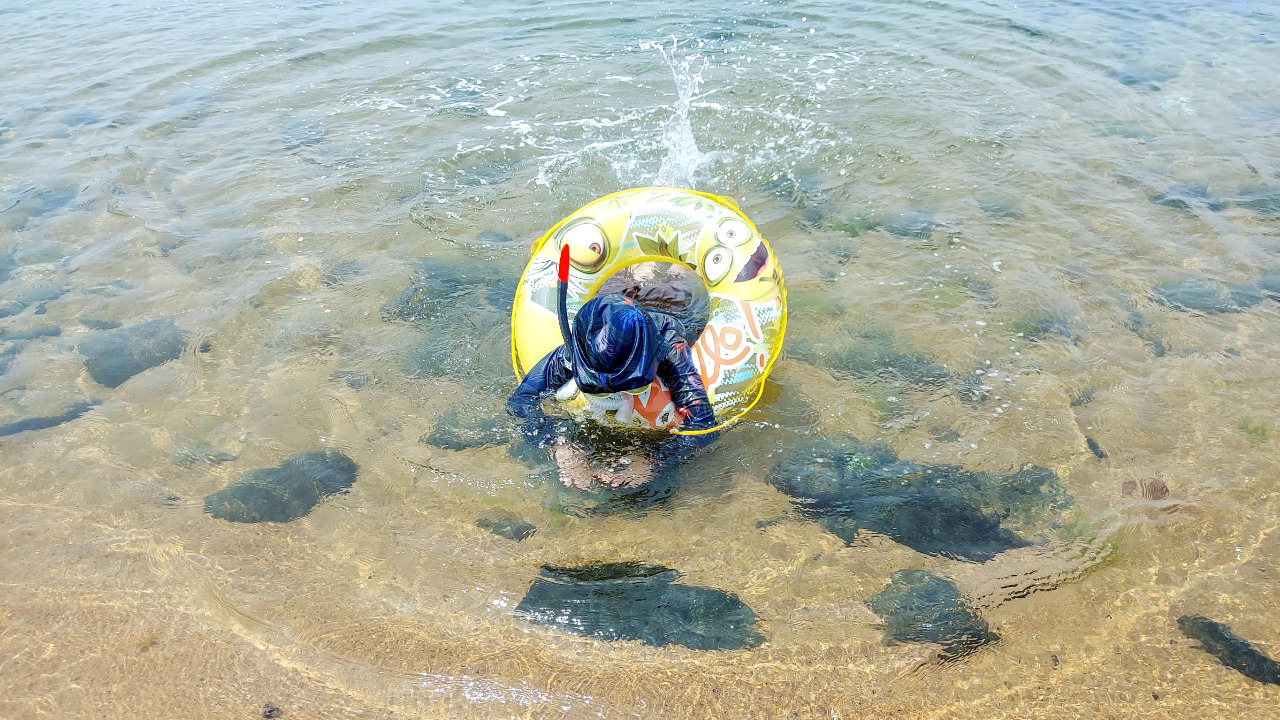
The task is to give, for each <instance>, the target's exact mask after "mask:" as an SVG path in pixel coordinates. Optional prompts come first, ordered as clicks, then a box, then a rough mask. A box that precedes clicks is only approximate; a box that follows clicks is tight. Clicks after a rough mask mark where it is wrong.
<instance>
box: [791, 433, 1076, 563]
mask: <svg viewBox="0 0 1280 720" xmlns="http://www.w3.org/2000/svg"><path fill="white" fill-rule="evenodd" d="M766 480H767V481H768V483H769V484H770V485H773V486H774V487H776V488H777V489H779V490H781V491H782V492H784V493H786V494H787V495H789V496H791V499H792V503H793V504H794V505H795V507H796V509H797V510H798V511H799V513H800V514H801V515H803V516H805V517H807V518H810V519H812V520H815V521H817V522H818V523H819V524H821V525H822V526H823V527H824V528H826V529H827V530H828V531H829V532H831V533H832V534H834V535H835V536H837V537H839V538H840V539H841V540H844V541H845V542H846V543H849V544H852V543H853V541H854V538H855V537H856V536H857V534H858V531H859V530H870V531H873V532H877V533H881V534H883V535H887V536H888V537H890V538H891V539H893V540H894V541H896V542H899V543H902V544H903V545H906V546H908V547H910V548H912V549H914V550H916V551H918V552H922V553H925V554H928V555H942V556H946V557H951V558H955V559H958V560H968V561H985V560H989V559H991V558H992V557H995V556H996V555H997V554H999V553H1001V552H1004V551H1005V550H1010V549H1013V548H1018V547H1026V546H1028V545H1030V544H1031V543H1030V542H1029V541H1028V540H1026V539H1025V538H1023V537H1022V536H1021V535H1019V534H1017V533H1016V532H1014V531H1013V530H1010V529H1008V528H1006V527H1004V523H1005V522H1006V521H1009V520H1026V519H1030V518H1031V517H1033V516H1035V515H1037V514H1041V513H1045V512H1054V511H1056V510H1058V509H1061V508H1065V507H1067V506H1069V505H1070V504H1071V498H1070V496H1068V495H1067V493H1066V490H1065V488H1063V486H1062V483H1061V482H1060V481H1059V480H1058V477H1057V475H1055V474H1054V473H1053V471H1051V470H1048V469H1045V468H1042V467H1037V466H1034V465H1025V466H1023V467H1022V469H1020V470H1019V471H1018V472H1016V473H1013V474H1012V475H993V474H990V473H982V472H967V471H965V470H963V469H961V468H959V467H957V466H954V465H924V464H921V463H916V462H912V461H909V460H899V459H898V456H897V454H896V453H894V451H893V450H892V448H889V447H888V446H886V445H867V444H864V443H862V442H860V441H858V440H857V439H856V438H852V437H838V438H834V439H826V438H817V439H814V440H812V441H811V442H809V443H808V444H804V445H799V446H796V447H794V448H793V449H792V450H791V452H790V453H789V454H788V455H787V456H785V457H783V458H782V459H781V460H779V461H778V463H777V464H775V465H774V466H773V468H772V469H771V470H770V471H769V473H768V474H767V476H766Z"/></svg>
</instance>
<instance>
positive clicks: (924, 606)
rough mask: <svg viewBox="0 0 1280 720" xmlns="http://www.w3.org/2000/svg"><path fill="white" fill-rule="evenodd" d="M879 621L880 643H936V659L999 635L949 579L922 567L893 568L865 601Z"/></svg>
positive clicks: (948, 657)
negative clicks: (881, 628) (883, 584)
mask: <svg viewBox="0 0 1280 720" xmlns="http://www.w3.org/2000/svg"><path fill="white" fill-rule="evenodd" d="M867 607H868V608H870V609H871V612H873V613H875V614H877V615H879V616H880V618H881V619H882V620H883V621H884V644H885V645H896V644H897V643H900V642H929V643H938V644H939V645H941V646H942V650H941V651H939V653H938V658H939V659H940V660H954V659H956V658H960V657H964V656H965V655H968V654H970V653H973V652H975V651H977V650H978V649H979V648H981V647H982V646H983V645H986V644H988V643H992V642H995V641H996V640H999V639H1000V636H999V635H996V634H995V633H993V632H991V630H990V629H989V628H988V627H987V622H986V621H985V620H983V619H982V618H981V617H979V616H978V614H977V613H976V612H974V610H973V608H971V607H969V605H968V604H967V603H965V601H964V599H963V598H961V597H960V593H959V591H957V590H956V586H955V585H954V584H952V583H951V582H950V581H948V580H945V579H943V578H940V577H938V576H937V575H934V574H933V573H930V572H926V571H924V570H899V571H897V572H895V573H894V574H893V575H892V576H891V577H890V583H889V587H887V588H885V589H884V590H882V591H880V592H879V593H878V594H876V595H875V596H874V597H872V598H871V599H870V600H868V601H867Z"/></svg>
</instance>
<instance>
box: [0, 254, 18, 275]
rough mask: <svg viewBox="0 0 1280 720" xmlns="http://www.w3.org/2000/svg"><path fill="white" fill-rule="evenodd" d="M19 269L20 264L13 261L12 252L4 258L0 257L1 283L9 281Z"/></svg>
mask: <svg viewBox="0 0 1280 720" xmlns="http://www.w3.org/2000/svg"><path fill="white" fill-rule="evenodd" d="M17 269H18V264H17V263H16V262H14V261H13V253H12V252H10V253H9V254H8V255H5V256H4V257H0V283H2V282H4V281H6V280H8V279H9V276H10V275H13V271H14V270H17Z"/></svg>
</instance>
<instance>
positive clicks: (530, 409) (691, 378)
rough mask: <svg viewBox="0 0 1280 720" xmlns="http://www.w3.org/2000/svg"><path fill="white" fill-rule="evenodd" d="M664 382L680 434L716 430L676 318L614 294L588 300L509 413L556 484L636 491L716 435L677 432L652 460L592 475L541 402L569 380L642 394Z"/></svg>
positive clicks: (598, 390)
mask: <svg viewBox="0 0 1280 720" xmlns="http://www.w3.org/2000/svg"><path fill="white" fill-rule="evenodd" d="M655 377H658V378H661V379H662V381H663V383H664V384H666V386H667V389H668V390H669V391H670V393H671V399H672V400H673V401H674V403H675V406H676V413H677V414H678V415H679V416H680V418H681V421H682V422H681V429H682V430H707V429H710V428H713V427H715V426H716V418H715V412H714V410H713V409H712V407H711V403H710V401H709V400H708V399H707V390H706V388H705V387H704V386H703V384H702V378H701V377H700V376H699V375H698V370H697V368H696V367H694V364H693V360H692V358H691V357H690V356H689V342H688V340H687V339H686V337H685V328H684V326H683V325H682V324H681V323H680V321H679V320H676V319H675V318H674V317H672V316H670V315H667V314H666V313H663V312H658V311H656V310H653V309H649V308H645V307H642V306H640V305H638V304H637V303H636V302H635V301H634V300H632V299H631V298H629V297H626V296H624V295H621V294H617V293H610V294H605V295H598V296H596V297H594V298H592V299H591V300H589V301H588V302H587V303H586V304H585V305H583V306H582V309H581V310H579V311H578V314H577V316H575V317H574V319H573V336H572V340H571V342H570V344H569V345H561V346H560V347H558V348H556V349H555V350H553V351H552V352H551V353H549V354H548V355H547V356H546V357H544V358H542V360H540V361H539V362H538V364H537V365H534V366H533V369H531V370H530V371H529V374H528V375H526V376H525V378H524V381H523V382H521V383H520V386H519V387H518V388H516V390H515V392H514V393H512V395H511V397H510V398H509V399H508V400H507V412H509V413H511V414H512V415H513V416H515V417H516V418H518V419H519V420H521V421H523V423H524V425H523V428H522V433H523V434H524V436H525V437H526V438H527V439H528V440H529V441H530V442H531V443H533V444H535V445H537V446H539V447H550V448H552V452H553V454H554V455H555V459H556V465H557V467H558V468H559V470H560V478H561V481H562V482H564V484H565V485H569V486H571V487H579V488H582V489H584V490H585V489H587V488H589V487H590V486H591V483H592V481H593V480H599V481H600V482H602V483H603V484H605V485H608V486H611V487H635V486H638V485H642V484H644V483H645V482H648V481H649V480H650V479H652V478H653V471H654V470H656V469H660V468H663V467H670V466H673V465H676V464H679V463H681V462H684V461H686V460H688V459H690V458H691V457H693V455H694V454H696V453H697V451H698V450H700V449H701V448H703V447H706V446H707V445H709V444H711V443H712V442H713V441H714V440H715V439H716V438H717V437H718V436H719V433H718V432H716V433H706V434H703V435H679V436H675V437H673V438H671V439H670V440H668V441H666V442H665V443H664V444H663V446H662V447H661V448H659V449H658V451H657V452H656V453H653V454H652V456H651V457H650V458H649V462H639V463H637V462H634V461H632V462H630V463H629V464H626V465H625V469H623V470H602V471H601V470H595V469H594V468H592V466H591V463H590V462H589V460H588V458H587V456H586V453H585V452H584V451H583V450H581V449H578V448H575V447H573V446H572V445H571V444H568V443H566V442H565V438H564V437H563V436H562V434H561V433H560V431H559V430H558V428H557V427H556V424H555V422H554V421H553V420H552V419H551V418H549V417H548V416H547V415H546V414H545V413H543V411H542V407H541V405H542V401H543V400H545V399H547V398H548V397H550V396H551V395H553V394H555V393H556V391H558V390H559V389H560V388H562V387H564V386H565V385H566V384H568V383H569V382H570V381H573V382H575V383H576V384H577V386H578V390H580V391H581V392H584V393H587V394H588V395H612V394H614V393H619V392H625V393H632V394H639V393H642V392H644V391H645V390H646V389H648V388H649V386H650V384H652V383H653V380H654V378H655Z"/></svg>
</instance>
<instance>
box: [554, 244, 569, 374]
mask: <svg viewBox="0 0 1280 720" xmlns="http://www.w3.org/2000/svg"><path fill="white" fill-rule="evenodd" d="M558 277H559V280H560V283H559V286H560V287H559V293H558V297H557V298H556V319H558V320H559V321H560V338H561V339H562V340H564V345H565V348H566V349H567V348H570V347H573V346H572V345H571V344H570V342H569V341H570V340H572V339H573V336H572V334H570V332H569V308H568V302H569V244H568V243H565V245H564V246H563V247H561V248H560V269H559V275H558Z"/></svg>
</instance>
